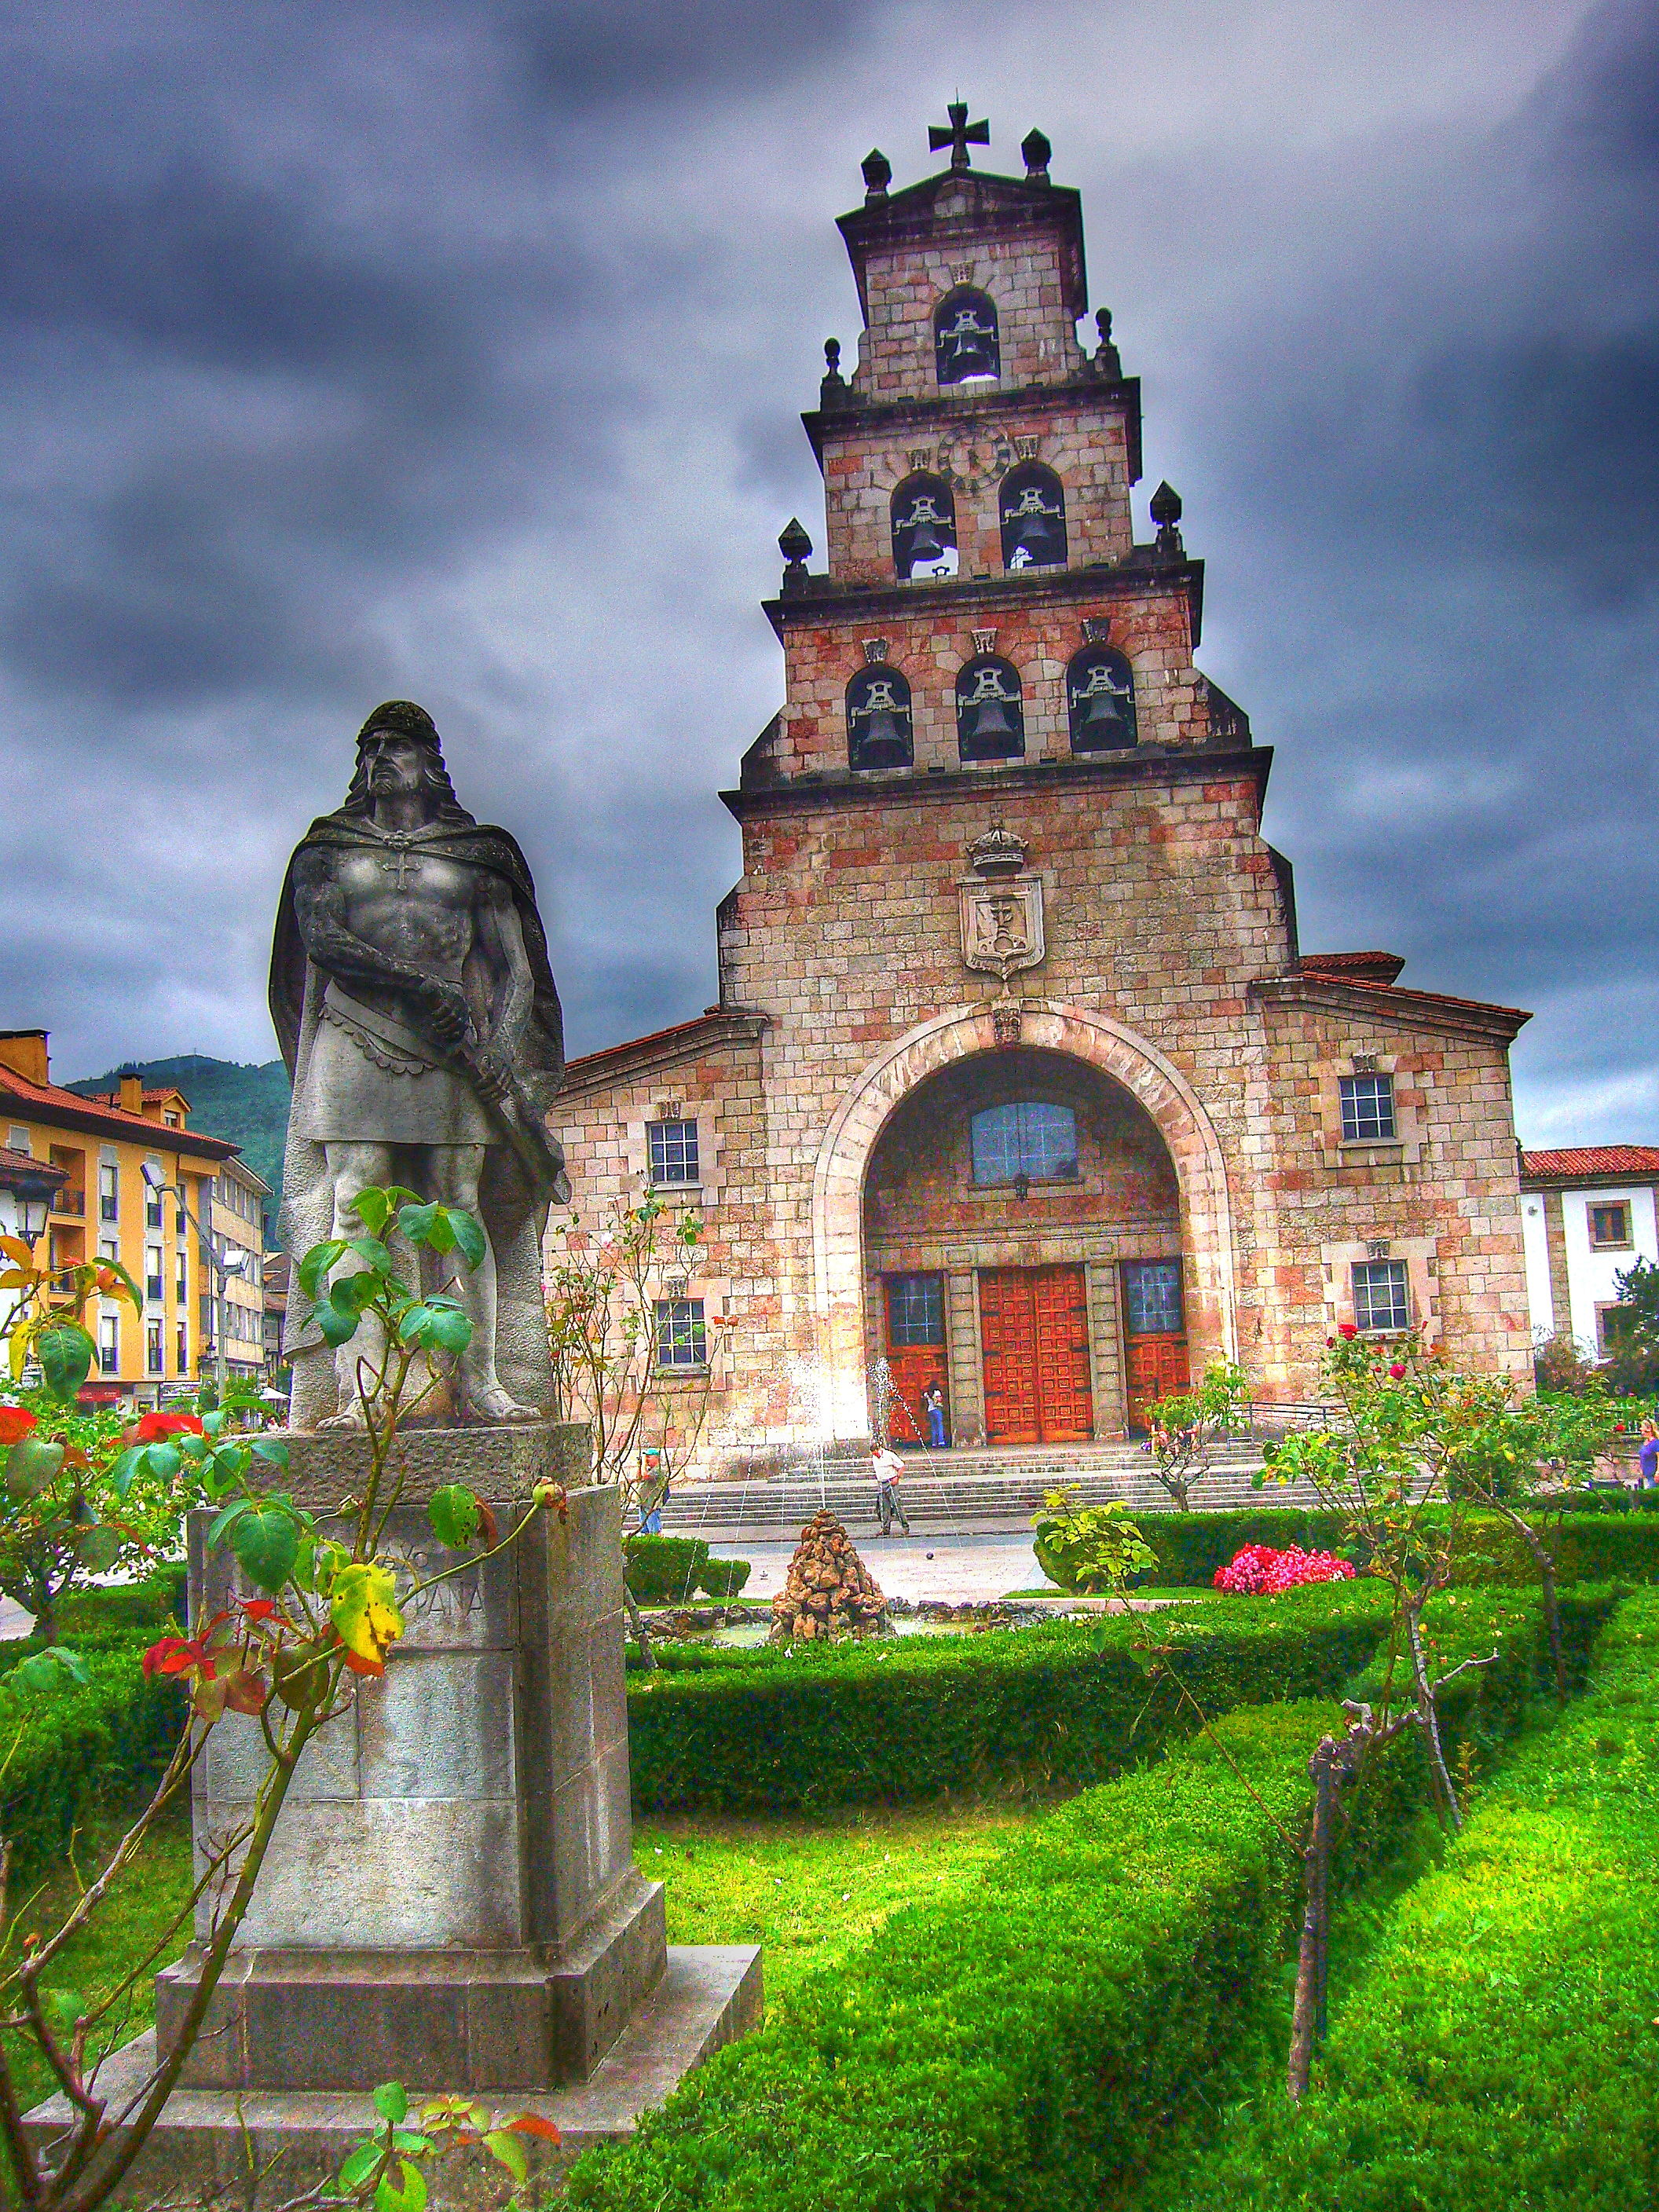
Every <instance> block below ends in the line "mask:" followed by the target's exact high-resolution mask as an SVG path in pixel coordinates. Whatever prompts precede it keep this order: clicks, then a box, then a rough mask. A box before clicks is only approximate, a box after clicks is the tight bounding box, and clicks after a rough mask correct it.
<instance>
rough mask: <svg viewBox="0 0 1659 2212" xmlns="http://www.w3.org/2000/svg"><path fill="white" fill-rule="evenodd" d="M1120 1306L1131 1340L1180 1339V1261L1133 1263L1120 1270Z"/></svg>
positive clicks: (1183, 1323) (1182, 1325)
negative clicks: (1153, 1337) (1121, 1288)
mask: <svg viewBox="0 0 1659 2212" xmlns="http://www.w3.org/2000/svg"><path fill="white" fill-rule="evenodd" d="M1123 1303H1124V1306H1125V1308H1126V1318H1127V1322H1128V1330H1129V1334H1130V1335H1131V1336H1179V1335H1180V1334H1181V1333H1182V1330H1183V1329H1184V1328H1186V1326H1187V1319H1186V1316H1185V1314H1184V1312H1183V1311H1182V1300H1181V1262H1180V1261H1179V1260H1132V1261H1130V1262H1129V1264H1128V1265H1127V1267H1125V1268H1124V1270H1123Z"/></svg>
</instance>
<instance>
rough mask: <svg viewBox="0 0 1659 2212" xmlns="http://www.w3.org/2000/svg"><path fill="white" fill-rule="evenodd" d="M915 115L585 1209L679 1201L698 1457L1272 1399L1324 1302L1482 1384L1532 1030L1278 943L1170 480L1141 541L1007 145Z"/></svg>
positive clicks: (1506, 1307)
mask: <svg viewBox="0 0 1659 2212" xmlns="http://www.w3.org/2000/svg"><path fill="white" fill-rule="evenodd" d="M930 137H931V143H932V144H933V147H934V148H935V149H941V150H942V149H948V151H949V161H948V166H947V167H945V168H943V169H941V170H940V171H939V172H938V173H935V174H934V175H932V176H930V177H927V178H925V179H922V180H921V182H919V183H917V184H914V185H908V186H907V187H905V188H904V189H902V190H899V191H895V190H893V189H892V170H891V168H890V165H889V163H888V161H886V160H885V158H884V156H883V155H880V154H878V153H872V154H871V155H869V156H868V157H867V159H866V161H865V162H864V164H863V172H864V184H865V195H864V200H863V204H862V205H861V206H860V207H858V208H856V209H854V210H853V211H852V212H851V213H849V214H847V215H844V216H842V217H841V218H840V224H839V228H840V230H841V234H842V239H843V240H844V241H845V244H846V246H847V252H848V258H849V260H850V262H851V264H852V273H853V276H854V282H855V283H856V286H857V296H858V302H859V307H860V315H861V320H862V330H861V332H860V340H859V346H858V356H857V361H856V364H855V365H853V366H851V368H850V370H849V369H848V368H844V367H843V362H842V349H841V347H840V345H839V343H836V341H835V340H833V339H832V340H830V341H829V343H828V344H827V345H826V347H825V355H826V368H825V373H824V376H823V384H822V386H821V387H820V392H819V398H818V404H817V408H816V409H815V410H813V411H812V412H811V413H810V414H808V415H807V416H805V418H804V420H805V428H806V433H807V436H808V438H809V439H810V440H811V445H812V450H813V452H814V453H815V454H816V455H817V459H818V462H819V464H820V465H821V467H822V469H823V483H824V511H825V523H826V544H825V551H824V559H823V566H822V567H821V568H815V567H814V566H813V560H814V549H813V545H812V543H811V538H810V536H809V534H808V532H806V530H805V529H804V528H803V527H802V526H801V525H800V523H799V521H794V522H791V523H790V525H789V526H788V527H787V529H786V530H785V531H784V532H783V534H782V537H781V538H780V540H779V545H780V550H781V552H782V553H783V556H784V559H785V562H786V564H787V565H786V566H785V568H784V571H783V576H782V581H781V589H780V591H779V592H778V595H777V597H776V598H775V599H772V600H770V601H769V603H768V604H767V605H766V609H765V611H766V615H767V617H768V619H769V621H770V623H771V624H772V627H773V629H774V630H775V634H776V635H777V637H778V639H779V641H780V643H781V647H782V650H783V700H782V704H781V708H780V709H779V711H778V713H777V714H776V715H775V717H774V718H773V720H772V721H771V722H770V723H769V725H768V726H767V727H766V729H765V730H763V732H762V733H761V735H760V737H759V738H757V740H756V741H755V743H754V744H751V745H750V748H749V750H748V751H747V752H746V753H745V754H744V758H743V765H742V770H741V774H740V777H739V781H738V787H737V789H735V790H732V791H728V792H726V793H725V794H724V797H725V801H726V805H727V806H728V807H729V808H730V810H731V811H732V814H733V816H734V817H736V819H737V821H738V823H739V824H740V826H741V828H742V832H743V874H742V877H741V878H740V879H739V881H738V884H736V885H735V886H734V887H733V889H732V891H731V892H730V893H729V894H728V896H726V899H725V900H724V901H722V902H721V905H720V910H719V916H718V928H719V939H720V1003H719V1005H718V1006H714V1007H710V1008H708V1009H707V1010H706V1011H705V1012H704V1013H703V1014H702V1016H701V1017H700V1018H697V1019H695V1020H691V1021H687V1022H684V1023H682V1024H678V1026H677V1027H675V1028H673V1029H671V1030H663V1031H660V1032H658V1033H657V1034H656V1035H654V1036H650V1037H642V1038H638V1039H635V1040H634V1041H632V1042H629V1043H627V1044H619V1045H616V1046H612V1047H611V1048H608V1049H606V1050H605V1051H603V1052H599V1053H595V1054H591V1055H590V1056H589V1057H588V1059H587V1060H585V1061H580V1062H578V1063H577V1064H576V1065H575V1066H573V1067H572V1068H571V1069H570V1070H569V1071H568V1073H567V1078H566V1087H565V1091H564V1094H563V1097H564V1101H565V1103H566V1104H567V1106H568V1112H567V1114H566V1116H565V1118H564V1121H563V1122H562V1129H563V1133H564V1139H565V1143H566V1146H567V1151H568V1154H569V1157H570V1159H571V1162H572V1168H571V1172H572V1176H573V1180H574V1182H575V1183H576V1185H577V1188H578V1191H579V1194H580V1203H581V1205H582V1206H584V1209H591V1208H592V1207H593V1206H596V1205H602V1204H604V1203H605V1201H606V1200H608V1198H609V1197H610V1196H611V1195H613V1194H615V1195H621V1194H629V1195H632V1194H637V1193H638V1192H639V1191H640V1190H641V1188H653V1189H659V1190H663V1191H665V1192H669V1191H672V1190H675V1189H678V1190H681V1191H683V1192H686V1193H688V1194H689V1195H690V1198H691V1200H692V1201H693V1202H694V1203H695V1204H696V1206H698V1208H699V1210H700V1212H701V1213H702V1218H703V1221H704V1225H705V1236H704V1239H703V1242H702V1244H701V1245H700V1247H699V1257H698V1272H697V1273H696V1274H695V1275H693V1276H688V1277H687V1278H686V1279H684V1281H683V1282H678V1283H677V1288H676V1292H675V1297H673V1298H671V1299H669V1300H667V1301H666V1302H665V1305H664V1314H665V1322H664V1327H665V1329H666V1330H668V1331H669V1333H670V1334H669V1337H667V1338H665V1341H670V1340H671V1341H670V1349H671V1353H672V1354H673V1356H674V1357H676V1358H678V1357H679V1356H680V1349H681V1347H682V1346H683V1349H684V1363H685V1364H689V1365H690V1366H692V1367H694V1368H695V1367H696V1365H697V1364H698V1362H699V1360H700V1359H701V1358H702V1357H703V1352H704V1350H705V1349H706V1345H707V1343H709V1342H713V1341H714V1337H713V1335H712V1334H699V1332H707V1330H708V1325H710V1324H712V1323H714V1322H720V1323H723V1324H729V1325H730V1327H729V1349H728V1350H726V1352H724V1354H723V1355H722V1357H721V1358H720V1360H719V1361H718V1362H717V1363H716V1364H715V1367H714V1368H711V1370H709V1371H710V1372H711V1373H713V1374H714V1375H715V1387H714V1396H713V1399H712V1401H711V1404H710V1413H709V1419H708V1427H707V1429H706V1430H705V1431H704V1432H703V1434H704V1440H705V1441H704V1446H703V1449H704V1452H705V1455H706V1457H707V1459H708V1462H710V1463H711V1464H713V1465H714V1466H715V1467H717V1468H728V1469H736V1468H763V1467H764V1466H765V1465H766V1464H768V1463H771V1464H775V1463H776V1462H777V1461H778V1459H779V1458H780V1456H781V1457H782V1458H783V1459H785V1460H787V1458H788V1456H789V1455H790V1454H791V1453H792V1452H795V1451H799V1450H801V1449H806V1450H808V1451H811V1450H812V1449H821V1448H823V1447H824V1446H825V1445H831V1446H837V1447H840V1446H845V1447H846V1448H848V1449H854V1448H856V1446H857V1445H858V1443H859V1442H860V1439H862V1438H866V1437H868V1435H869V1434H870V1431H871V1428H872V1423H875V1424H881V1423H882V1422H884V1421H886V1420H887V1419H888V1416H889V1414H891V1417H892V1418H891V1420H890V1423H889V1425H890V1427H891V1430H892V1434H893V1437H894V1440H895V1441H896V1442H898V1443H914V1444H916V1445H919V1446H920V1445H924V1444H927V1443H928V1442H929V1439H930V1432H931V1431H932V1430H933V1429H934V1428H935V1427H936V1426H937V1425H938V1418H939V1410H940V1408H939V1402H938V1401H939V1398H940V1397H942V1398H943V1401H944V1409H943V1410H944V1414H945V1428H946V1431H947V1437H948V1441H949V1442H950V1443H951V1445H952V1446H954V1447H961V1446H963V1445H972V1444H979V1443H986V1444H988V1445H990V1446H994V1447H998V1448H1000V1447H1004V1446H1006V1447H1011V1448H1018V1449H1024V1448H1028V1447H1032V1446H1036V1447H1041V1448H1044V1449H1046V1448H1047V1447H1048V1446H1051V1445H1056V1444H1068V1445H1080V1444H1085V1443H1091V1442H1093V1443H1107V1442H1109V1441H1112V1440H1114V1439H1121V1438H1122V1437H1124V1435H1125V1434H1126V1432H1127V1433H1130V1434H1133V1432H1135V1431H1137V1430H1138V1429H1140V1428H1142V1427H1144V1426H1145V1423H1146V1413H1147V1409H1148V1407H1150V1406H1151V1405H1152V1404H1153V1403H1154V1402H1155V1401H1157V1400H1158V1398H1159V1397H1161V1396H1165V1395H1169V1394H1170V1392H1171V1391H1174V1390H1177V1389H1182V1388H1183V1387H1184V1386H1185V1384H1186V1383H1187V1381H1188V1378H1189V1376H1197V1375H1198V1374H1200V1373H1201V1372H1202V1370H1203V1369H1204V1367H1205V1366H1206V1363H1208V1362H1209V1361H1211V1360H1212V1359H1214V1358H1218V1357H1222V1356H1225V1357H1227V1358H1235V1359H1238V1360H1241V1361H1242V1362H1243V1364H1244V1365H1245V1366H1246V1368H1247V1370H1248V1371H1249V1375H1250V1377H1251V1381H1252V1385H1253V1387H1254V1388H1255V1389H1256V1391H1257V1393H1258V1395H1260V1396H1261V1397H1263V1398H1278V1399H1280V1400H1295V1399H1298V1398H1303V1397H1305V1396H1307V1395H1310V1394H1311V1393H1312V1392H1313V1391H1314V1390H1315V1389H1316V1388H1317V1387H1318V1380H1319V1372H1320V1362H1321V1359H1322V1355H1323V1347H1324V1345H1325V1340H1326V1339H1327V1337H1328V1335H1329V1334H1331V1333H1332V1332H1333V1331H1334V1329H1335V1328H1337V1327H1338V1326H1339V1325H1340V1324H1342V1323H1344V1322H1348V1321H1352V1322H1353V1323H1354V1324H1355V1325H1356V1326H1358V1327H1360V1328H1366V1329H1370V1330H1375V1331H1376V1332H1378V1333H1379V1334H1383V1333H1387V1332H1388V1331H1389V1330H1398V1329H1401V1328H1406V1327H1412V1328H1419V1329H1420V1330H1421V1331H1422V1332H1423V1334H1425V1337H1427V1338H1428V1339H1429V1340H1431V1341H1433V1342H1437V1343H1439V1344H1442V1345H1443V1346H1444V1347H1445V1348H1446V1350H1447V1352H1448V1353H1449V1356H1451V1357H1452V1358H1455V1359H1457V1360H1459V1361H1460V1362H1462V1363H1463V1364H1468V1365H1472V1366H1486V1365H1496V1366H1498V1367H1500V1368H1504V1369H1507V1370H1511V1371H1517V1372H1518V1371H1520V1370H1522V1368H1523V1367H1524V1364H1525V1359H1526V1320H1525V1314H1526V1306H1525V1298H1524V1293H1523V1291H1522V1270H1521V1246H1520V1241H1519V1212H1518V1205H1519V1197H1518V1187H1517V1183H1516V1167H1515V1143H1514V1127H1513V1120H1512V1116H1511V1114H1510V1091H1509V1070H1508V1062H1507V1048H1508V1045H1509V1042H1510V1039H1511V1038H1512V1037H1513V1036H1514V1035H1515V1033H1516V1030H1517V1029H1518V1028H1519V1026H1520V1024H1521V1023H1522V1021H1524V1020H1525V1019H1526V1016H1525V1015H1524V1014H1523V1013H1522V1012H1519V1011H1518V1010H1516V1009H1514V1008H1510V1007H1501V1006H1482V1005H1476V1004H1474V1002H1472V1001H1469V1000H1462V999H1451V998H1446V997H1442V996H1439V995H1437V994H1432V993H1428V992H1422V991H1416V990H1409V989H1403V988H1401V987H1400V986H1399V982H1398V977H1399V973H1400V969H1401V964H1402V963H1401V962H1400V960H1398V959H1397V958H1395V957H1393V956H1391V955H1389V954H1387V953H1383V952H1378V951H1367V952H1352V953H1342V954H1330V955H1322V956H1316V955H1312V954H1304V953H1302V952H1301V951H1299V949H1298V946H1297V933H1296V916H1295V906H1294V901H1293V896H1292V889H1291V870H1290V867H1289V865H1288V863H1287V862H1286V861H1285V860H1284V859H1283V858H1282V857H1281V856H1280V855H1279V854H1277V853H1275V852H1274V851H1273V849H1272V848H1271V847H1270V846H1269V845H1268V844H1267V842H1265V840H1264V839H1263V837H1262V835H1261V809H1262V801H1263V797H1264V794H1265V792H1266V789H1267V774H1268V769H1269V768H1270V766H1271V764H1272V754H1271V753H1270V752H1269V750H1267V748H1266V747H1265V746H1260V745H1258V744H1255V740H1254V738H1253V737H1252V734H1251V731H1250V726H1249V720H1248V719H1247V718H1246V716H1245V715H1244V714H1243V713H1242V712H1241V711H1240V710H1239V708H1237V707H1236V706H1235V705H1234V704H1233V702H1231V700H1230V699H1228V698H1227V697H1226V696H1225V694H1224V693H1223V692H1222V691H1221V690H1218V687H1217V686H1216V685H1215V684H1212V682H1211V681H1210V680H1209V678H1207V677H1206V676H1205V675H1203V674H1202V673H1201V672H1200V670H1199V669H1198V668H1197V667H1196V666H1195V665H1194V652H1195V650H1196V649H1197V647H1198V644H1199V632H1200V617H1201V614H1202V608H1203V586H1204V572H1203V567H1202V564H1201V563H1200V562H1197V561H1195V560H1192V559H1190V558H1189V557H1188V554H1187V550H1186V548H1185V545H1184V544H1183V542H1182V534H1181V528H1180V524H1181V501H1180V500H1179V499H1178V498H1177V497H1176V494H1175V493H1174V491H1173V490H1171V489H1170V487H1169V486H1168V485H1167V484H1160V485H1159V486H1158V488H1157V489H1156V490H1154V491H1153V492H1152V496H1151V499H1150V501H1148V510H1149V520H1150V525H1151V527H1150V530H1149V531H1143V534H1142V536H1141V538H1140V539H1139V541H1137V538H1136V535H1135V531H1134V527H1133V520H1132V501H1133V497H1134V487H1135V485H1136V483H1137V482H1138V480H1139V477H1140V473H1141V458H1140V389H1139V385H1138V383H1137V382H1136V381H1135V380H1134V379H1133V377H1126V376H1125V374H1123V368H1122V364H1121V360H1120V357H1119V355H1118V350H1117V348H1116V346H1115V343H1113V339H1112V331H1111V317H1110V314H1109V313H1108V312H1107V311H1106V310H1104V309H1101V310H1100V311H1098V312H1097V313H1095V314H1094V316H1093V318H1092V321H1093V332H1092V334H1091V348H1087V349H1085V346H1084V344H1083V343H1080V342H1079V335H1078V330H1079V323H1084V324H1085V327H1086V326H1087V309H1088V292H1087V287H1086V283H1085V270H1084V252H1083V219H1082V210H1081V206H1080V204H1079V196H1078V194H1077V193H1076V192H1074V191H1069V190H1067V189H1066V188H1065V187H1064V186H1062V185H1056V184H1055V183H1054V181H1053V179H1052V178H1051V177H1050V175H1049V170H1048V163H1049V151H1050V149H1049V146H1048V141H1047V140H1046V139H1045V138H1044V137H1042V134H1041V132H1039V131H1032V132H1030V135H1029V136H1028V137H1026V139H1025V140H1024V144H1023V145H1022V147H1021V149H1020V151H1021V154H1022V155H1023V156H1024V175H1023V176H1016V177H1010V176H998V175H991V174H987V173H983V172H981V171H978V170H975V168H974V167H972V165H971V156H970V149H971V148H973V147H975V146H983V145H986V144H987V143H988V139H989V131H988V127H987V125H985V124H983V123H981V122H977V121H974V122H970V121H969V111H968V110H967V109H966V108H965V107H963V106H953V107H952V108H951V111H950V121H949V124H948V125H947V126H945V127H943V128H936V129H935V130H934V131H933V132H932V133H931V134H930ZM674 1329H678V1330H679V1331H680V1334H679V1336H678V1337H673V1336H672V1331H673V1330H674ZM878 1362H885V1364H886V1380H885V1381H884V1380H883V1378H882V1375H881V1370H880V1369H879V1367H875V1371H874V1376H873V1381H872V1366H873V1365H874V1364H875V1363H878ZM878 1401H879V1402H878Z"/></svg>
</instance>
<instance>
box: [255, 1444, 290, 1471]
mask: <svg viewBox="0 0 1659 2212" xmlns="http://www.w3.org/2000/svg"><path fill="white" fill-rule="evenodd" d="M250 1449H251V1450H252V1454H253V1456H254V1458H255V1459H262V1460H265V1461H267V1462H269V1463H270V1465H271V1466H272V1467H280V1468H282V1470H283V1474H287V1473H288V1446H287V1445H286V1444H285V1443H283V1442H282V1441H281V1440H280V1439H279V1438H278V1437H255V1438H254V1440H253V1443H252V1446H251V1447H250Z"/></svg>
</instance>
